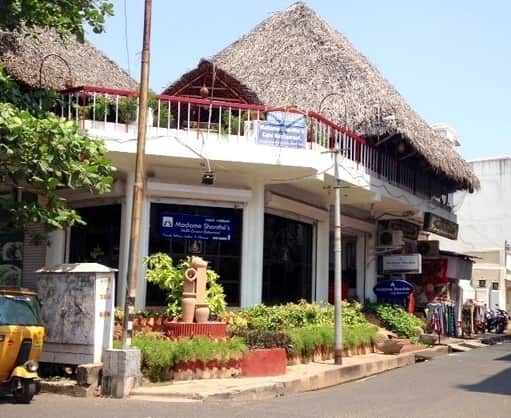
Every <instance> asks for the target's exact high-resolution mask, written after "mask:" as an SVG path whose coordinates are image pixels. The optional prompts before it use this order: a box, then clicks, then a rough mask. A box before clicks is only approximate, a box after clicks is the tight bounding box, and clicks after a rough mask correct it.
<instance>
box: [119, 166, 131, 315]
mask: <svg viewBox="0 0 511 418" xmlns="http://www.w3.org/2000/svg"><path fill="white" fill-rule="evenodd" d="M134 181H135V175H134V173H133V172H128V176H127V178H126V185H125V195H124V201H123V203H122V208H121V236H120V242H119V271H118V272H117V275H118V276H117V289H116V294H117V306H124V298H125V297H126V273H127V271H128V252H129V241H130V228H131V206H132V204H131V202H132V201H133V183H134Z"/></svg>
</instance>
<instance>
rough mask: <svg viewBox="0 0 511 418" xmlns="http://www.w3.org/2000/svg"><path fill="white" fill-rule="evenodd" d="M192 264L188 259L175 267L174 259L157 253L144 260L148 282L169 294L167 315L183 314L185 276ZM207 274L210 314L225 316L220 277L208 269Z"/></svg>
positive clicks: (225, 309)
mask: <svg viewBox="0 0 511 418" xmlns="http://www.w3.org/2000/svg"><path fill="white" fill-rule="evenodd" d="M190 262H191V258H190V257H187V258H185V259H184V260H181V261H180V262H179V263H178V264H177V266H174V263H173V261H172V258H171V257H170V256H169V255H168V254H164V253H156V254H152V255H150V256H148V257H145V258H144V263H145V265H146V266H147V273H146V280H147V281H148V282H151V283H154V284H156V285H157V286H158V287H159V288H160V289H162V290H163V291H164V292H166V293H167V308H166V314H167V315H170V316H178V315H181V313H182V307H181V303H182V301H183V283H184V274H185V271H186V270H187V269H188V268H190ZM206 274H207V290H206V301H207V303H208V306H209V309H210V313H211V315H214V316H221V315H225V314H226V312H227V304H226V302H225V294H224V289H223V287H222V285H220V284H219V283H218V277H219V276H218V274H217V273H215V272H214V271H213V270H211V269H208V270H207V273H206Z"/></svg>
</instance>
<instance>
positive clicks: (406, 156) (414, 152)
mask: <svg viewBox="0 0 511 418" xmlns="http://www.w3.org/2000/svg"><path fill="white" fill-rule="evenodd" d="M415 154H417V151H412V152H410V153H408V154H406V155H405V156H404V157H401V158H400V159H399V161H403V160H406V159H407V158H408V157H411V156H412V155H415Z"/></svg>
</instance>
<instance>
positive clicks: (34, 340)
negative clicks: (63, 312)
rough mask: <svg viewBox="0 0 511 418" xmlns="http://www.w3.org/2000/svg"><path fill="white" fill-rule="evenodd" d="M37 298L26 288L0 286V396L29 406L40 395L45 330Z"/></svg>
mask: <svg viewBox="0 0 511 418" xmlns="http://www.w3.org/2000/svg"><path fill="white" fill-rule="evenodd" d="M39 308H40V304H39V300H38V299H37V295H36V294H35V293H34V292H31V291H29V290H26V289H19V288H18V289H12V288H2V287H0V394H10V395H13V396H14V399H15V400H16V402H20V403H29V402H30V401H31V400H32V398H33V397H34V395H35V394H37V393H39V391H40V389H41V383H40V379H39V376H38V374H37V371H38V369H39V359H40V357H41V352H42V350H43V339H44V327H43V325H42V322H41V316H40V309H39Z"/></svg>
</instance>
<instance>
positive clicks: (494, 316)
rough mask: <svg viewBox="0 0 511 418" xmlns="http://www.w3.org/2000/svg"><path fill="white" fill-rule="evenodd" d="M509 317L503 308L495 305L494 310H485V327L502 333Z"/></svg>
mask: <svg viewBox="0 0 511 418" xmlns="http://www.w3.org/2000/svg"><path fill="white" fill-rule="evenodd" d="M509 318H510V317H509V314H508V313H507V312H506V311H505V310H503V309H499V308H498V307H496V308H495V310H489V311H487V312H486V329H487V330H488V331H489V332H491V331H495V332H496V333H497V334H502V333H504V331H505V330H506V329H507V324H508V322H509Z"/></svg>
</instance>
